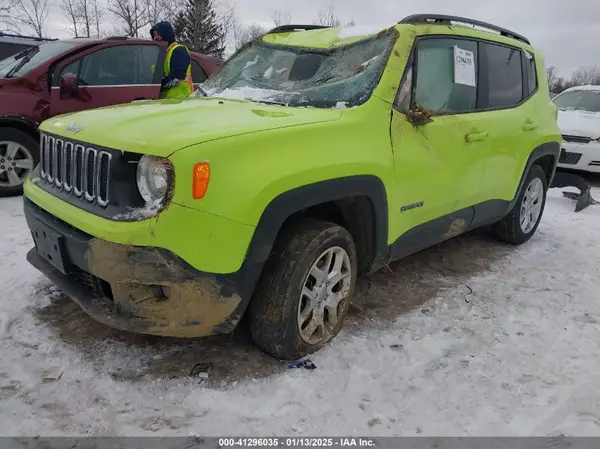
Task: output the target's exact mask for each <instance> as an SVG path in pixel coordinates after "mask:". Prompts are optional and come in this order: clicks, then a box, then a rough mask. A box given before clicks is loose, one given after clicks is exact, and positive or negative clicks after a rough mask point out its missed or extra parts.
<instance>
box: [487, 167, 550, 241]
mask: <svg viewBox="0 0 600 449" xmlns="http://www.w3.org/2000/svg"><path fill="white" fill-rule="evenodd" d="M540 186H541V192H538V194H539V198H538V200H537V201H538V202H536V201H535V200H534V204H535V205H536V206H537V210H539V214H538V215H537V217H535V216H534V217H533V218H534V220H529V221H530V222H533V226H531V225H529V226H521V220H522V219H523V213H524V212H525V211H526V210H527V209H525V208H523V207H522V206H523V205H524V200H525V201H527V200H526V197H527V198H530V197H531V193H532V190H531V189H532V188H536V187H537V189H539V187H540ZM547 191H548V182H547V180H546V174H545V173H544V170H543V169H542V167H540V166H539V165H533V166H532V167H531V170H530V171H529V173H528V174H527V178H525V182H524V183H523V188H522V189H521V192H519V197H518V198H517V202H516V203H515V205H514V206H513V208H512V209H511V211H510V212H509V213H508V215H507V216H506V217H504V218H503V219H502V220H500V221H498V222H497V223H494V224H493V225H492V226H491V227H490V230H489V232H490V234H491V235H492V236H493V237H495V238H496V239H498V240H500V241H502V242H506V243H511V244H513V245H520V244H522V243H525V242H527V241H528V240H529V239H530V238H531V237H532V236H533V234H535V231H536V230H537V228H538V226H539V224H540V221H541V219H542V215H543V214H544V208H545V207H546V193H547ZM530 217H531V216H530Z"/></svg>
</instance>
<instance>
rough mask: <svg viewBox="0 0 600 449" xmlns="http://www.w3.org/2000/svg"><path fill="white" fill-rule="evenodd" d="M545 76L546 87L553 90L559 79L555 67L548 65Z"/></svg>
mask: <svg viewBox="0 0 600 449" xmlns="http://www.w3.org/2000/svg"><path fill="white" fill-rule="evenodd" d="M546 77H547V78H548V87H549V88H550V91H551V92H554V90H553V88H554V87H555V86H556V84H557V82H558V79H559V76H558V72H557V71H556V67H554V66H553V65H551V66H549V67H548V68H547V69H546Z"/></svg>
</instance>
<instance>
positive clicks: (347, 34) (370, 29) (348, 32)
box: [338, 25, 391, 39]
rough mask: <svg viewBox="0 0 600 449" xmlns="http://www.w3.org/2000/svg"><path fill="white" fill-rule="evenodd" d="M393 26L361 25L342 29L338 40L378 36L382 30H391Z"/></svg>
mask: <svg viewBox="0 0 600 449" xmlns="http://www.w3.org/2000/svg"><path fill="white" fill-rule="evenodd" d="M390 26H391V25H361V26H351V27H344V28H341V29H340V32H339V34H338V38H340V39H349V38H351V37H361V36H368V35H370V34H377V33H379V32H380V31H381V30H385V29H386V28H389V27H390Z"/></svg>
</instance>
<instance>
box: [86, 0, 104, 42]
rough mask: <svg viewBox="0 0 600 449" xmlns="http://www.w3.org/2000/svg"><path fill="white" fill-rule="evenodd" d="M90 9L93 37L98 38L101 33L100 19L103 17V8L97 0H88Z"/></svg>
mask: <svg viewBox="0 0 600 449" xmlns="http://www.w3.org/2000/svg"><path fill="white" fill-rule="evenodd" d="M89 1H90V3H91V11H92V26H93V30H94V37H96V38H99V37H100V36H101V35H102V31H101V30H102V26H101V24H102V19H103V18H104V13H105V11H104V8H102V6H100V5H99V4H98V0H89Z"/></svg>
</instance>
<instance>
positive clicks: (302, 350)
mask: <svg viewBox="0 0 600 449" xmlns="http://www.w3.org/2000/svg"><path fill="white" fill-rule="evenodd" d="M327 254H334V255H333V256H332V258H333V261H341V262H342V269H340V270H338V271H339V272H340V273H343V274H344V280H343V281H340V282H338V283H336V284H334V283H333V282H331V284H330V285H329V287H327V286H326V287H323V288H321V289H319V288H318V284H319V283H318V282H317V277H316V276H315V275H314V274H315V273H317V270H313V265H314V264H316V263H317V262H319V265H317V268H319V267H324V265H323V264H325V263H326V262H327ZM344 254H345V255H344ZM346 256H347V258H346ZM331 266H332V265H330V267H331ZM332 267H333V268H336V267H335V265H333V266H332ZM357 269H358V264H357V256H356V248H355V244H354V241H353V239H352V236H351V235H350V233H349V232H348V231H347V230H346V229H344V228H342V227H341V226H338V225H336V224H334V223H330V222H326V221H321V220H313V219H310V220H303V221H301V222H299V223H297V224H294V225H291V226H290V227H288V228H287V229H285V230H283V231H282V233H281V235H280V237H279V238H278V239H277V242H276V243H275V245H274V248H273V252H272V253H271V256H270V258H269V260H268V261H267V263H266V264H265V267H264V271H263V275H262V277H261V279H260V281H259V283H258V285H257V289H256V291H255V294H254V297H253V298H252V301H251V302H250V305H249V310H248V324H249V327H250V333H251V335H252V338H253V340H254V342H255V343H256V344H257V345H258V346H259V347H260V348H261V349H262V350H263V351H265V352H266V353H268V354H270V355H272V356H273V357H276V358H278V359H283V360H297V359H299V358H302V357H304V356H306V355H308V354H311V353H313V352H315V351H318V350H319V349H321V348H322V347H323V346H324V345H326V344H327V343H328V342H329V341H331V340H332V339H333V338H334V337H335V336H336V335H337V334H338V332H339V331H340V329H341V328H342V325H343V322H344V318H345V317H346V315H347V313H348V309H349V306H350V302H351V301H352V299H353V297H354V290H355V286H356V276H357ZM332 272H337V271H335V270H334V271H332ZM305 284H306V288H307V289H306V290H304V287H305ZM340 287H341V288H340ZM338 290H339V291H338ZM304 292H311V296H313V299H310V298H309V295H305V294H304ZM315 292H317V293H316V294H315ZM326 292H329V294H330V295H331V296H330V297H326V298H325V300H323V295H326V294H327V293H326ZM342 297H343V299H342V300H341V301H340V302H339V304H338V305H337V307H334V304H335V302H336V301H337V300H338V299H339V298H342ZM327 301H331V302H330V303H329V305H327ZM311 304H312V305H313V306H314V309H313V311H312V312H308V310H310V308H311V307H310V305H311ZM334 310H335V311H336V313H337V320H334V318H335V315H334V313H333V311H334ZM320 318H322V321H321V322H322V323H323V324H321V325H320V326H319V327H317V328H316V329H315V330H314V334H313V337H314V338H313V339H311V338H308V335H309V334H310V329H311V328H309V327H308V325H309V324H313V322H318V321H319V319H320ZM314 320H316V321H314ZM299 322H302V323H303V326H301V325H300V324H299ZM301 327H302V328H303V329H304V331H303V332H301ZM303 335H304V336H303Z"/></svg>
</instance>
